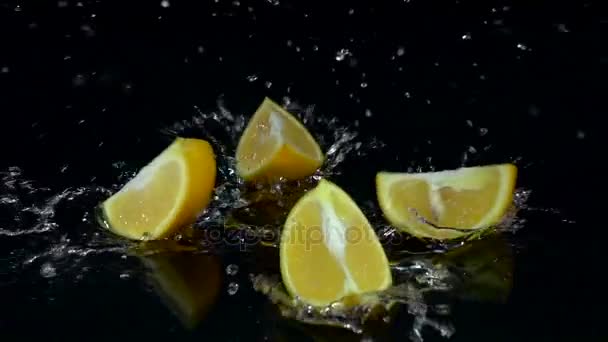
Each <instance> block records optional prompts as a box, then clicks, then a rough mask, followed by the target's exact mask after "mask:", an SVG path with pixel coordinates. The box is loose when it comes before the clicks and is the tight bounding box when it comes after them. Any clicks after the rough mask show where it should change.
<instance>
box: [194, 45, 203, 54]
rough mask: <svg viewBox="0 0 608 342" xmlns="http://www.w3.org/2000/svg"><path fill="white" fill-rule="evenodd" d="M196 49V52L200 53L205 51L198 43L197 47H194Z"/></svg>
mask: <svg viewBox="0 0 608 342" xmlns="http://www.w3.org/2000/svg"><path fill="white" fill-rule="evenodd" d="M196 51H197V52H198V53H200V54H202V53H203V52H205V48H204V47H203V46H202V45H200V46H199V47H197V48H196Z"/></svg>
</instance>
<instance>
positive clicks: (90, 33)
mask: <svg viewBox="0 0 608 342" xmlns="http://www.w3.org/2000/svg"><path fill="white" fill-rule="evenodd" d="M80 30H81V31H82V32H84V34H85V36H87V37H93V36H94V35H95V30H93V28H92V27H91V26H90V25H86V24H84V25H81V26H80Z"/></svg>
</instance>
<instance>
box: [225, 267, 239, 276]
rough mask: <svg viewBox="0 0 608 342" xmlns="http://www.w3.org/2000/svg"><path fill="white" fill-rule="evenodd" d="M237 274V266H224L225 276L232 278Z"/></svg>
mask: <svg viewBox="0 0 608 342" xmlns="http://www.w3.org/2000/svg"><path fill="white" fill-rule="evenodd" d="M238 272H239V266H238V265H236V264H230V265H228V266H226V274H227V275H229V276H234V275H236V274H237V273H238Z"/></svg>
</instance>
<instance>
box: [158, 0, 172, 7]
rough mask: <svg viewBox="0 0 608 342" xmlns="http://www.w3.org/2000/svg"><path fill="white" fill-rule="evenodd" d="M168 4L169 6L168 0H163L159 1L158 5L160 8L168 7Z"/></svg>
mask: <svg viewBox="0 0 608 342" xmlns="http://www.w3.org/2000/svg"><path fill="white" fill-rule="evenodd" d="M169 6H171V3H170V2H169V0H163V1H161V2H160V7H162V8H169Z"/></svg>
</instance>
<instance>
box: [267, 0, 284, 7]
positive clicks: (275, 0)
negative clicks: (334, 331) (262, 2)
mask: <svg viewBox="0 0 608 342" xmlns="http://www.w3.org/2000/svg"><path fill="white" fill-rule="evenodd" d="M266 2H267V3H269V4H271V5H273V6H278V5H280V4H281V2H280V1H279V0H266Z"/></svg>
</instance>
